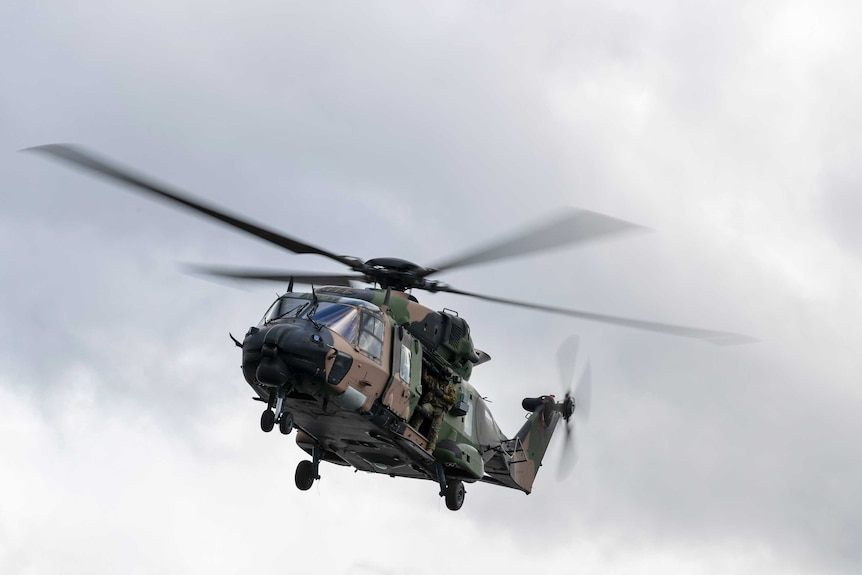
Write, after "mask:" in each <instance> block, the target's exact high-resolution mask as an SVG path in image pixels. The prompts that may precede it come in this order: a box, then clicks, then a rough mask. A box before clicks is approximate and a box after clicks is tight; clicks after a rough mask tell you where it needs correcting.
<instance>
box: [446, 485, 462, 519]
mask: <svg viewBox="0 0 862 575" xmlns="http://www.w3.org/2000/svg"><path fill="white" fill-rule="evenodd" d="M466 494H467V491H466V490H465V489H464V483H462V482H461V480H460V479H453V480H451V481H450V482H449V483H447V484H446V507H448V508H449V509H451V510H452V511H458V510H459V509H461V506H462V505H464V496H465V495H466Z"/></svg>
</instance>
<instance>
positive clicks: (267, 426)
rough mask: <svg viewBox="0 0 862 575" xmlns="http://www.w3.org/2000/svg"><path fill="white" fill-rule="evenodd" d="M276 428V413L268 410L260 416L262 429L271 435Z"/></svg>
mask: <svg viewBox="0 0 862 575" xmlns="http://www.w3.org/2000/svg"><path fill="white" fill-rule="evenodd" d="M273 427H275V412H274V411H272V410H271V409H267V410H266V411H264V412H263V413H261V414H260V428H261V429H262V430H264V431H265V432H267V433H269V432H270V431H272V428H273Z"/></svg>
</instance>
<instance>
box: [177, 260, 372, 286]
mask: <svg viewBox="0 0 862 575" xmlns="http://www.w3.org/2000/svg"><path fill="white" fill-rule="evenodd" d="M184 267H185V268H186V269H187V270H188V271H190V272H192V273H197V274H204V275H208V276H215V277H220V278H228V279H239V280H254V281H272V282H279V283H290V281H293V282H295V283H298V284H306V285H315V286H324V285H331V286H344V287H350V282H351V281H357V282H361V281H365V278H364V277H363V276H358V275H345V274H327V273H316V272H289V271H273V270H266V269H255V268H229V267H223V266H201V265H197V264H186V265H185V266H184Z"/></svg>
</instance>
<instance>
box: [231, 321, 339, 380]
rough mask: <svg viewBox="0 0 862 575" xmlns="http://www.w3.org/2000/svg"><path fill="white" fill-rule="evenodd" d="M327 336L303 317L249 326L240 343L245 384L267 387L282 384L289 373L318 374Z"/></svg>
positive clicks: (326, 349)
mask: <svg viewBox="0 0 862 575" xmlns="http://www.w3.org/2000/svg"><path fill="white" fill-rule="evenodd" d="M331 339H332V336H331V335H329V334H328V333H327V331H326V330H325V329H318V327H317V326H315V325H314V324H313V323H312V322H310V321H307V320H288V321H284V322H274V323H271V324H268V325H265V326H263V327H260V328H252V329H251V330H249V333H248V334H247V335H246V337H245V341H243V346H242V350H243V351H242V371H243V375H244V376H245V379H246V381H248V382H249V383H252V384H255V383H256V384H259V385H264V386H267V387H278V386H281V385H284V384H285V383H287V381H288V380H289V379H290V377H291V376H292V375H298V376H302V375H305V376H311V377H315V376H321V377H322V376H323V374H324V372H325V368H326V356H327V353H328V352H329V350H330V346H331V345H332V341H331Z"/></svg>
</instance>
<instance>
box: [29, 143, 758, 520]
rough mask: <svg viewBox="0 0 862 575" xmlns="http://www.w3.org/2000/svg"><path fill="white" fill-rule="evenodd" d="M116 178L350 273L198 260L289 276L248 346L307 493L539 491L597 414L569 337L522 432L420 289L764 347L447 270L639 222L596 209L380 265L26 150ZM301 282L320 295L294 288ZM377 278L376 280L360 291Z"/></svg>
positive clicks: (265, 415) (247, 370) (449, 496)
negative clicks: (580, 419) (416, 482)
mask: <svg viewBox="0 0 862 575" xmlns="http://www.w3.org/2000/svg"><path fill="white" fill-rule="evenodd" d="M27 151H32V152H37V153H40V154H44V155H47V156H49V157H52V158H54V159H58V160H61V161H64V162H67V163H70V164H72V165H74V166H76V167H78V168H81V169H84V170H86V171H88V172H90V173H92V174H95V175H99V176H102V177H106V178H108V179H110V180H112V181H114V182H116V183H120V184H123V185H125V186H127V187H129V188H131V189H132V190H135V191H138V192H142V193H144V194H146V195H148V196H151V197H154V198H157V199H161V200H164V201H167V202H169V203H171V204H173V205H174V206H177V207H181V208H184V209H187V210H190V211H192V212H196V213H197V214H200V215H203V216H206V217H207V218H209V219H212V220H216V221H220V222H221V223H223V224H225V225H227V226H230V227H233V228H235V229H238V230H241V231H243V232H246V233H247V234H250V235H252V236H254V237H257V238H259V239H261V240H264V241H267V242H269V243H271V244H274V245H276V246H279V247H281V248H283V249H285V250H287V251H289V252H292V253H294V254H311V255H317V256H321V257H324V258H327V259H329V260H331V261H334V262H336V263H338V264H340V265H342V266H344V267H346V268H347V269H348V270H349V271H348V272H342V273H318V272H294V271H272V270H261V269H242V268H227V267H213V266H194V267H193V268H192V269H193V271H196V272H199V273H203V274H206V275H209V276H214V277H220V278H229V279H234V280H255V281H275V282H281V283H282V284H284V283H287V284H288V287H287V291H286V292H285V293H283V294H281V295H279V296H278V297H277V298H276V300H275V301H274V302H272V304H271V305H270V306H269V307H268V308H267V310H266V312H265V313H264V315H263V317H262V318H261V320H260V321H259V322H258V323H257V324H256V325H254V326H252V327H250V328H249V329H248V331H247V332H246V334H245V336H244V337H243V339H242V341H240V340H238V339H237V338H235V337H234V336H233V335H230V338H231V339H232V340H233V342H234V344H235V345H236V346H237V347H239V348H240V349H241V351H242V368H241V369H242V374H243V377H244V379H245V381H246V383H247V384H248V385H249V386H250V387H251V389H252V390H253V391H254V394H255V395H254V396H253V399H254V400H256V401H259V402H261V403H263V404H264V406H265V407H264V409H263V411H262V413H261V417H260V427H261V429H262V430H263V431H264V432H270V431H272V430H273V429H274V428H275V427H276V426H278V429H279V431H280V433H282V434H284V435H289V434H291V433H293V432H294V431H296V435H295V437H296V443H297V445H298V446H299V447H300V449H302V450H303V451H304V452H305V453H306V454H308V456H309V457H310V459H305V460H302V461H300V462H299V464H298V465H297V468H296V473H295V478H294V479H295V483H296V486H297V488H299V489H300V490H308V489H310V488H311V486H312V485H313V484H314V482H315V481H317V480H318V479H320V477H321V476H320V463H321V462H327V463H330V464H334V465H339V466H349V467H353V468H355V469H356V470H358V471H364V472H369V473H376V474H382V475H389V476H392V477H407V478H416V479H423V480H429V481H431V482H433V483H436V484H437V485H438V486H439V491H438V494H439V495H440V496H441V497H443V498H445V502H446V506H447V508H448V509H450V510H453V511H457V510H458V509H460V508H461V507H462V505H463V503H464V499H465V494H466V489H465V487H464V484H465V483H468V484H469V483H476V482H482V483H488V484H492V485H497V486H502V487H507V488H511V489H515V490H519V491H522V492H524V493H527V494H529V493H530V492H531V491H532V488H533V484H534V481H535V478H536V475H537V473H538V471H539V468H540V467H541V466H542V462H543V459H544V457H545V454H546V451H547V448H548V445H549V443H550V441H551V438H552V436H553V435H554V432H555V430H556V429H557V427H558V424H559V423H560V421H563V423H564V425H565V429H566V435H565V441H566V443H565V450H564V453H566V452H570V451H571V450H572V441H571V437H572V435H573V434H572V425H573V422H572V418H573V415H575V413H576V412H577V413H578V414H581V415H584V416H586V415H587V414H588V411H589V405H590V395H591V391H590V390H591V380H590V371H589V366H587V368H586V370H584V371H583V372H582V375H581V378H580V380H579V383H578V385H577V386H576V387H575V389H574V390H573V389H572V381H573V379H574V369H573V367H572V369H569V368H568V367H567V364H568V362H569V360H570V359H572V356H574V354H575V352H576V348H577V342H576V340H567V341H566V342H564V345H563V346H562V347H561V348H560V351H559V353H558V360H559V362H560V366H561V374H562V380H563V387H564V388H565V395H564V396H563V397H562V399H557V397H556V396H555V395H552V394H548V395H542V396H539V397H528V398H525V399H524V400H523V401H522V408H523V409H524V410H525V411H526V421H525V423H524V424H523V426H522V427H521V429H520V430H519V431H518V432H517V433H516V434H515V435H514V436H512V437H508V436H506V435H505V434H504V433H503V432H502V431H501V430H500V427H499V426H498V425H497V423H496V422H495V420H494V417H493V415H492V414H491V410H490V408H489V406H488V402H487V401H486V400H485V399H484V398H483V397H482V396H481V395H480V394H479V392H478V391H477V390H476V388H475V387H474V386H473V385H472V383H471V382H470V380H471V376H472V372H473V369H474V368H476V367H478V366H481V365H483V364H485V363H487V362H488V361H490V360H491V356H490V355H489V354H488V353H486V352H484V351H482V350H481V349H479V348H477V347H476V346H475V345H474V343H473V340H472V337H471V335H470V326H469V325H468V323H467V322H466V321H465V320H464V318H462V317H460V316H459V315H458V313H457V312H454V311H452V310H448V309H443V310H441V311H435V310H433V309H431V308H429V307H426V306H424V305H422V304H421V303H420V302H419V301H418V299H417V298H416V297H415V296H414V295H413V294H412V292H413V291H414V290H416V291H426V292H430V293H435V292H440V293H451V294H455V295H461V296H466V297H471V298H476V299H479V300H484V301H490V302H495V303H499V304H505V305H513V306H520V307H523V308H528V309H533V310H538V311H544V312H550V313H555V314H562V315H568V316H571V317H575V318H581V319H587V320H591V321H598V322H603V323H610V324H615V325H618V326H622V327H628V328H635V329H642V330H648V331H652V332H659V333H665V334H670V335H676V336H682V337H689V338H697V339H701V340H704V341H707V342H710V343H714V344H719V345H731V344H738V343H746V342H750V341H754V340H753V339H752V338H749V337H747V336H743V335H739V334H734V333H728V332H721V331H713V330H705V329H698V328H691V327H684V326H679V325H671V324H665V323H658V322H652V321H644V320H638V319H632V318H626V317H620V316H612V315H605V314H597V313H593V312H588V311H582V310H575V309H568V308H561V307H555V306H549V305H544V304H537V303H530V302H524V301H519V300H513V299H507V298H501V297H496V296H490V295H484V294H477V293H473V292H467V291H463V290H459V289H456V288H454V287H452V286H450V285H448V284H446V283H444V282H441V281H439V280H438V279H436V276H437V274H441V273H443V272H446V271H450V270H452V269H456V268H465V267H468V266H473V265H477V264H483V263H487V262H490V261H495V260H501V259H507V258H512V257H516V256H523V255H528V254H531V253H536V252H540V251H545V250H549V249H554V248H559V247H562V246H566V245H571V244H576V243H584V242H588V241H592V240H595V239H599V238H602V237H607V236H611V235H616V234H622V233H625V232H629V231H633V230H636V229H638V228H640V226H637V225H635V224H632V223H629V222H626V221H623V220H619V219H616V218H613V217H610V216H606V215H603V214H599V213H596V212H591V211H586V210H572V211H568V212H566V213H564V214H563V215H562V216H560V217H557V218H556V219H554V220H552V221H550V222H545V223H542V224H541V225H537V226H534V227H533V228H530V229H527V230H525V231H521V232H519V233H517V234H514V235H512V236H510V237H509V238H507V239H504V240H501V241H498V242H496V243H494V244H492V245H490V246H486V247H482V248H479V249H474V250H472V251H467V252H464V253H462V254H461V255H458V256H456V257H452V258H449V259H446V260H441V261H440V262H439V263H437V264H436V265H434V266H429V267H425V266H421V265H418V264H415V263H413V262H410V261H407V260H404V259H400V258H395V257H378V258H372V259H368V260H362V259H360V258H356V257H352V256H344V255H337V254H336V253H334V252H331V251H328V250H326V249H323V248H320V247H317V246H314V245H312V244H309V243H306V242H304V241H301V240H298V239H296V238H293V237H290V236H288V235H286V234H283V233H281V232H277V231H274V230H271V229H268V228H266V227H264V226H262V225H259V224H256V223H253V222H251V221H249V220H248V219H246V218H243V217H240V216H238V215H234V214H232V213H230V212H228V211H226V210H224V209H222V208H218V207H215V206H213V205H209V204H207V203H205V202H203V201H201V200H199V199H197V198H195V197H193V196H192V195H190V194H187V193H185V192H181V191H178V190H176V189H174V188H172V187H170V186H167V185H165V184H162V183H159V182H157V181H156V180H154V179H151V178H149V177H148V176H144V175H142V174H140V173H138V172H135V171H133V170H131V169H129V168H126V167H122V166H120V165H119V164H117V163H115V162H113V161H109V160H107V159H105V158H103V157H100V156H98V155H96V154H94V153H93V152H90V151H88V150H86V149H84V148H82V147H79V146H75V145H70V144H49V145H45V146H37V147H34V148H28V149H27ZM296 284H304V285H311V286H312V288H311V291H310V292H301V291H294V287H295V285H296ZM362 285H370V287H361V286H362Z"/></svg>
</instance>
